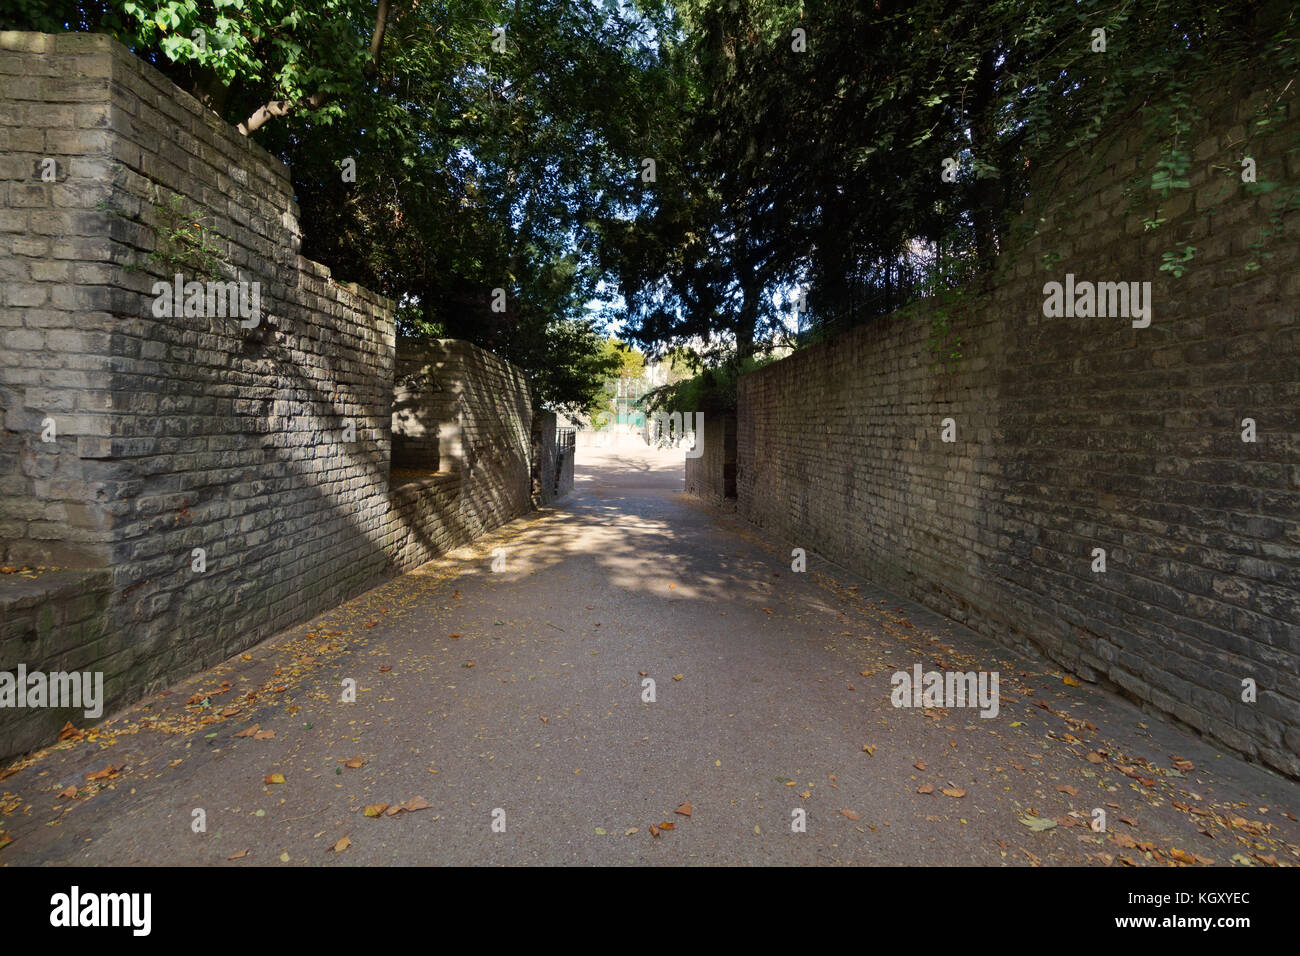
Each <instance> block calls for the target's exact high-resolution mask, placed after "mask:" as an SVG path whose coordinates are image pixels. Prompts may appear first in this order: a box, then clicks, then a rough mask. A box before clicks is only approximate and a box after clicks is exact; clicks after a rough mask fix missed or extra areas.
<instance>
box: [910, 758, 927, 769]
mask: <svg viewBox="0 0 1300 956" xmlns="http://www.w3.org/2000/svg"><path fill="white" fill-rule="evenodd" d="M912 766H913V767H915V768H916V769H917V770H924V769H925V761H924V760H918V761H917V762H916V763H914V764H912Z"/></svg>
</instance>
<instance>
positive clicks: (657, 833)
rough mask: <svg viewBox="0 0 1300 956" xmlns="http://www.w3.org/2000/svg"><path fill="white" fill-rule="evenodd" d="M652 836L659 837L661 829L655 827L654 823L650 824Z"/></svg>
mask: <svg viewBox="0 0 1300 956" xmlns="http://www.w3.org/2000/svg"><path fill="white" fill-rule="evenodd" d="M650 835H651V836H652V837H657V836H658V835H659V828H658V827H657V826H655V825H654V824H653V823H652V824H650Z"/></svg>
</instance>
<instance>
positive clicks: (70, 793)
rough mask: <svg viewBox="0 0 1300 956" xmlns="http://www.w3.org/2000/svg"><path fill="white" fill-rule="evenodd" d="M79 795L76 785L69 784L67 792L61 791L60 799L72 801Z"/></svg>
mask: <svg viewBox="0 0 1300 956" xmlns="http://www.w3.org/2000/svg"><path fill="white" fill-rule="evenodd" d="M76 795H77V788H76V786H75V785H74V784H69V785H68V787H67V789H66V790H60V791H59V798H60V799H70V798H72V797H75V796H76Z"/></svg>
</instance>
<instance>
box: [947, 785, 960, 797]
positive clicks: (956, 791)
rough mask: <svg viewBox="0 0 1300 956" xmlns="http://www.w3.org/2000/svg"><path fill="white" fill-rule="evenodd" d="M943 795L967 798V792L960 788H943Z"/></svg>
mask: <svg viewBox="0 0 1300 956" xmlns="http://www.w3.org/2000/svg"><path fill="white" fill-rule="evenodd" d="M943 793H944V794H945V795H946V796H949V797H964V796H966V791H965V790H962V789H961V788H959V787H956V788H954V787H944V788H943Z"/></svg>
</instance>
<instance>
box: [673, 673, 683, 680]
mask: <svg viewBox="0 0 1300 956" xmlns="http://www.w3.org/2000/svg"><path fill="white" fill-rule="evenodd" d="M685 676H686V675H685V674H674V675H673V680H681V679H682V678H683V677H685Z"/></svg>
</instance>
